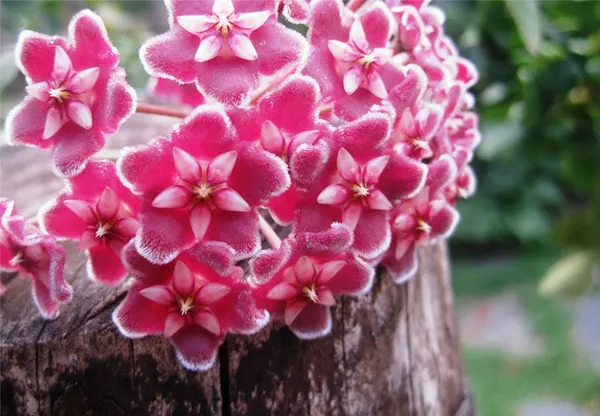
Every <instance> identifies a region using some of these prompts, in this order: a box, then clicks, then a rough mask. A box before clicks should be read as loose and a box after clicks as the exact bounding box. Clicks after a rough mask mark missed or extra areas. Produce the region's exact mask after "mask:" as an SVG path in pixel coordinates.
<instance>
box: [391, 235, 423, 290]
mask: <svg viewBox="0 0 600 416" xmlns="http://www.w3.org/2000/svg"><path fill="white" fill-rule="evenodd" d="M383 264H384V266H385V268H386V269H387V271H388V273H389V275H390V277H391V278H392V279H393V280H394V282H395V283H397V284H400V283H404V282H406V281H408V280H410V279H411V278H412V277H413V276H414V275H415V274H416V272H417V269H418V262H417V251H416V250H415V245H414V244H413V245H411V246H410V247H409V248H408V249H407V250H406V252H405V253H404V255H403V256H402V257H401V258H400V259H396V258H395V257H388V258H386V259H385V260H384V261H383Z"/></svg>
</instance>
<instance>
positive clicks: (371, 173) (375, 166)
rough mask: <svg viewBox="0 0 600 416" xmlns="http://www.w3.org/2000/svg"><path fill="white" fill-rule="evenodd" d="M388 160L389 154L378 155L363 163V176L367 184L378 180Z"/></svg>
mask: <svg viewBox="0 0 600 416" xmlns="http://www.w3.org/2000/svg"><path fill="white" fill-rule="evenodd" d="M389 160H390V157H389V156H387V155H386V156H379V157H377V158H375V159H371V160H369V161H368V162H367V164H366V165H365V173H364V178H365V181H366V182H367V183H368V184H376V183H377V182H379V177H380V176H381V174H382V172H383V170H384V169H385V167H386V166H387V164H388V162H389Z"/></svg>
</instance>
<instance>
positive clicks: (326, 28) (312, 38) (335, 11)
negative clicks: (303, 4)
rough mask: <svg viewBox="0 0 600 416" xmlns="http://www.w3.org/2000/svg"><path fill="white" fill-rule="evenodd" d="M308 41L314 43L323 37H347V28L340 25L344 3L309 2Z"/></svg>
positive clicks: (319, 0) (325, 0)
mask: <svg viewBox="0 0 600 416" xmlns="http://www.w3.org/2000/svg"><path fill="white" fill-rule="evenodd" d="M310 6H311V8H312V14H311V16H310V23H311V24H310V25H309V31H308V34H307V38H308V41H309V42H310V44H311V45H315V44H317V43H319V42H320V41H322V40H323V39H347V38H348V29H347V28H345V27H344V26H343V25H342V21H343V19H342V11H343V7H344V4H343V3H342V2H338V1H330V0H316V1H315V0H313V1H311V4H310Z"/></svg>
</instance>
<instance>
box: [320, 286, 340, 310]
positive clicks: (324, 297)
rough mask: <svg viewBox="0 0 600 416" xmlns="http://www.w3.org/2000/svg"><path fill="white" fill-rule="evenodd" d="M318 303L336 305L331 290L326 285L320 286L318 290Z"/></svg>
mask: <svg viewBox="0 0 600 416" xmlns="http://www.w3.org/2000/svg"><path fill="white" fill-rule="evenodd" d="M317 303H318V304H319V305H323V306H334V305H335V304H336V302H335V298H334V297H333V293H331V290H329V289H327V288H324V287H321V288H319V290H318V291H317Z"/></svg>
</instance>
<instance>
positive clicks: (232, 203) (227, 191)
mask: <svg viewBox="0 0 600 416" xmlns="http://www.w3.org/2000/svg"><path fill="white" fill-rule="evenodd" d="M212 199H213V201H214V203H215V205H216V206H217V208H219V209H222V210H224V211H233V212H250V210H251V208H250V205H248V203H247V202H246V201H245V200H244V198H242V197H241V195H240V194H238V193H237V192H236V191H234V190H233V189H231V188H223V189H219V190H217V191H216V192H215V193H213V195H212Z"/></svg>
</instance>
